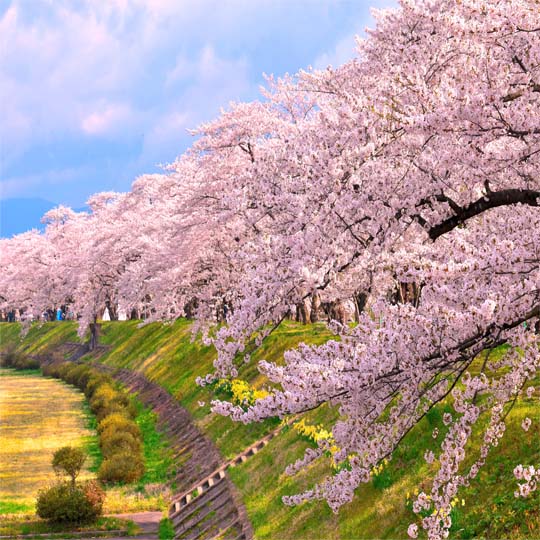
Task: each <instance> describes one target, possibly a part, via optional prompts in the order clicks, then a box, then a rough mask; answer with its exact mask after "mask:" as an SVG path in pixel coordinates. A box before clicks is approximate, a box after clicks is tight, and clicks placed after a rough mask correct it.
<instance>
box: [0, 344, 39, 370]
mask: <svg viewBox="0 0 540 540" xmlns="http://www.w3.org/2000/svg"><path fill="white" fill-rule="evenodd" d="M0 366H2V367H8V368H13V369H20V370H21V369H39V360H37V359H36V358H32V357H30V356H28V355H25V354H22V353H20V352H17V351H15V350H14V349H10V350H8V351H6V352H5V353H4V354H3V355H2V356H1V357H0Z"/></svg>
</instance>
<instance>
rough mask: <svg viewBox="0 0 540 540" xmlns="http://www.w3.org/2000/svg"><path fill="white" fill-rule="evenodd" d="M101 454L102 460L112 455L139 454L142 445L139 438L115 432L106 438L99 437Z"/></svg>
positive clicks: (122, 432) (123, 432)
mask: <svg viewBox="0 0 540 540" xmlns="http://www.w3.org/2000/svg"><path fill="white" fill-rule="evenodd" d="M100 445H101V452H102V454H103V457H104V458H109V457H111V456H113V455H114V454H118V453H124V452H129V453H131V454H140V453H141V449H142V444H141V441H140V439H139V438H137V437H134V436H133V435H132V434H131V433H127V432H125V431H117V432H116V433H111V435H110V436H108V437H103V436H102V437H101V440H100Z"/></svg>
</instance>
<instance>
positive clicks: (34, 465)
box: [0, 369, 92, 512]
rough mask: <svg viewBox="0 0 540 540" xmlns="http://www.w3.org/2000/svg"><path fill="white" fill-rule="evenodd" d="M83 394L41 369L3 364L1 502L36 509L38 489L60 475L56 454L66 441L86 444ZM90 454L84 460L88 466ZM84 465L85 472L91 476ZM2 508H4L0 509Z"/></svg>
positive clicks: (0, 384)
mask: <svg viewBox="0 0 540 540" xmlns="http://www.w3.org/2000/svg"><path fill="white" fill-rule="evenodd" d="M83 403H84V396H83V394H81V393H80V392H79V391H77V390H75V389H74V388H72V387H70V386H67V385H65V384H63V383H61V382H60V381H58V380H55V379H48V378H45V377H42V376H40V375H38V374H36V375H23V374H19V373H17V372H14V371H11V370H5V369H0V441H1V443H0V508H3V509H4V512H5V511H9V509H10V508H13V509H15V508H17V509H19V510H25V509H26V510H31V509H33V507H34V502H35V496H36V494H37V491H38V490H39V489H40V488H42V487H44V486H46V485H48V484H49V483H51V482H53V481H54V480H55V479H56V477H55V474H54V472H53V470H52V467H51V460H52V456H53V454H54V452H55V450H57V449H58V448H60V447H62V446H66V445H72V446H84V445H85V444H86V440H87V437H89V436H91V435H92V433H91V432H90V431H89V430H88V429H86V428H85V416H84V412H83ZM90 465H91V463H89V460H87V462H86V463H85V466H86V467H89V466H90ZM90 476H91V475H90V473H88V471H87V470H86V471H84V472H83V473H82V475H81V478H85V477H90ZM0 512H1V510H0Z"/></svg>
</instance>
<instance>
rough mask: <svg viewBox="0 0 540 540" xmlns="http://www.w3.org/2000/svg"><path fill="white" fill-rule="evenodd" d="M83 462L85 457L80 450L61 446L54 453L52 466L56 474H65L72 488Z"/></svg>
mask: <svg viewBox="0 0 540 540" xmlns="http://www.w3.org/2000/svg"><path fill="white" fill-rule="evenodd" d="M85 461H86V455H85V453H84V452H83V451H82V450H81V449H80V448H74V447H72V446H63V447H62V448H60V449H59V450H57V451H56V452H55V453H54V456H53V460H52V466H53V469H54V470H55V472H56V473H57V474H62V473H65V474H67V475H68V476H69V477H70V478H71V485H72V487H73V488H74V487H75V481H76V479H77V476H79V474H80V472H81V469H82V466H83V465H84V462H85Z"/></svg>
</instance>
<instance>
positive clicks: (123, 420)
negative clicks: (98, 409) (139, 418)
mask: <svg viewBox="0 0 540 540" xmlns="http://www.w3.org/2000/svg"><path fill="white" fill-rule="evenodd" d="M111 426H112V427H114V429H115V430H118V431H127V432H129V433H131V434H132V435H133V436H134V437H141V430H140V429H139V426H138V425H137V424H136V423H135V422H134V421H133V420H132V419H131V418H130V417H129V416H128V415H127V411H124V412H119V413H112V414H109V415H108V416H106V417H105V418H104V419H103V420H101V422H99V424H98V426H97V431H98V433H99V434H101V433H103V432H104V431H105V430H107V429H108V428H110V427H111Z"/></svg>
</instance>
